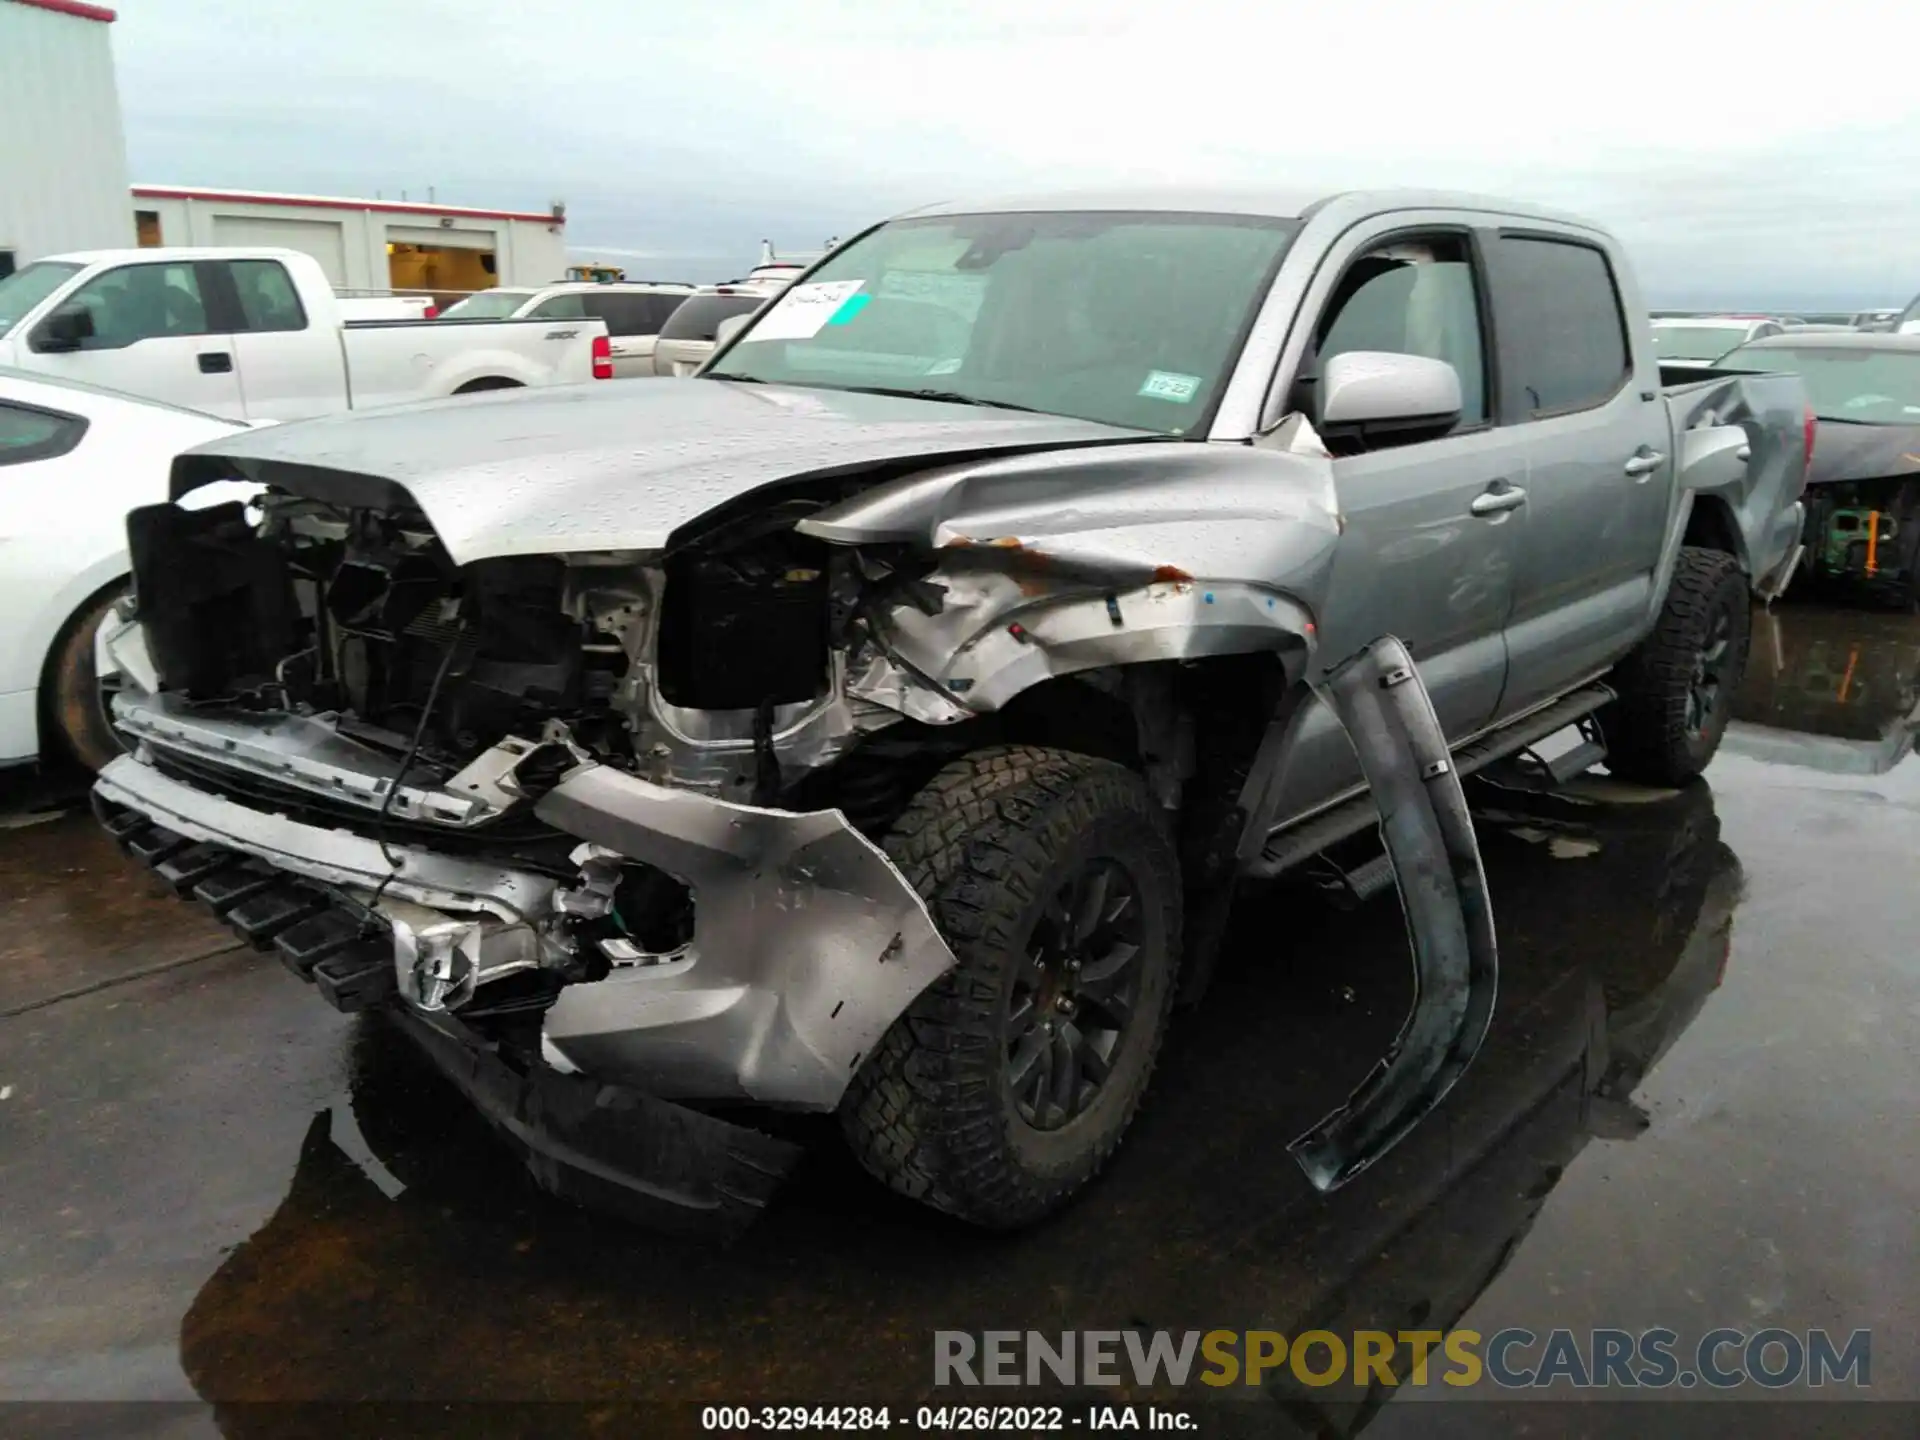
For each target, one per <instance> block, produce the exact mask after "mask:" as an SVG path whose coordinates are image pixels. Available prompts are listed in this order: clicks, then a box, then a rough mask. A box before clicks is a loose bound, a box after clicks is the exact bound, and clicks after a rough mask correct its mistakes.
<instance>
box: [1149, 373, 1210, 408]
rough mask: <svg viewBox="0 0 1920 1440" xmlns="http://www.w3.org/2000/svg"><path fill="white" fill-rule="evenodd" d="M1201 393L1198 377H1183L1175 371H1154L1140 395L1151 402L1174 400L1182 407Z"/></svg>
mask: <svg viewBox="0 0 1920 1440" xmlns="http://www.w3.org/2000/svg"><path fill="white" fill-rule="evenodd" d="M1199 393H1200V377H1199V376H1198V375H1182V374H1179V373H1178V372H1176V371H1173V370H1155V371H1152V372H1151V373H1149V374H1148V376H1147V378H1146V382H1145V383H1144V384H1142V385H1141V387H1140V394H1142V395H1145V396H1146V397H1147V398H1149V399H1151V400H1173V401H1177V402H1178V403H1179V404H1182V405H1184V404H1186V403H1187V402H1188V401H1189V400H1191V399H1193V397H1194V396H1195V395H1197V394H1199Z"/></svg>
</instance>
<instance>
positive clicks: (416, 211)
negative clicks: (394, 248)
mask: <svg viewBox="0 0 1920 1440" xmlns="http://www.w3.org/2000/svg"><path fill="white" fill-rule="evenodd" d="M133 193H134V195H135V197H136V198H138V199H141V200H212V201H215V202H217V203H221V204H227V205H298V206H304V207H306V208H308V209H312V210H373V211H377V212H379V213H381V214H393V215H460V216H465V217H466V218H468V219H472V220H525V221H528V222H530V223H532V224H536V225H564V224H566V221H565V220H563V219H560V218H558V217H556V216H554V215H551V214H546V213H543V212H541V211H538V210H472V209H469V208H468V207H466V206H464V205H425V204H420V203H418V202H416V201H412V200H349V199H344V198H338V199H336V198H335V197H333V196H331V195H269V194H265V193H263V192H259V191H250V190H175V189H171V188H169V187H167V186H164V185H135V186H134V187H133Z"/></svg>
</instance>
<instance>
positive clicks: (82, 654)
mask: <svg viewBox="0 0 1920 1440" xmlns="http://www.w3.org/2000/svg"><path fill="white" fill-rule="evenodd" d="M124 593H125V591H123V590H121V589H118V588H115V589H112V590H109V591H107V593H106V594H104V595H100V596H98V597H96V598H95V599H94V600H93V601H92V602H91V603H89V604H88V605H87V607H86V608H85V609H84V610H82V611H81V612H80V613H79V614H77V615H75V616H74V617H73V618H72V619H71V620H69V621H68V622H67V627H66V629H64V630H63V631H61V632H60V638H59V640H58V641H56V642H55V644H54V649H53V654H52V656H51V657H49V664H48V666H47V678H46V684H45V686H44V689H43V692H42V693H43V694H44V696H45V712H44V713H45V714H46V717H47V719H48V720H49V721H51V722H52V726H53V730H54V732H55V734H56V735H57V736H58V737H59V739H60V741H61V742H62V743H63V745H64V746H65V749H66V751H67V753H68V754H69V755H71V756H72V757H73V758H74V759H75V760H77V761H79V762H80V763H81V764H82V765H84V766H86V768H87V769H88V770H89V771H97V770H100V769H102V768H103V767H104V766H105V765H106V763H107V762H108V761H109V760H112V759H113V758H114V757H115V756H116V755H120V754H122V753H124V749H125V747H124V746H122V745H121V743H120V739H119V735H118V732H116V731H115V730H114V728H113V722H112V720H111V719H110V718H109V717H110V713H111V712H110V710H109V708H108V705H109V696H108V695H107V694H106V693H105V691H104V690H103V689H102V688H101V684H100V679H99V676H98V674H97V673H96V672H95V670H94V666H93V637H94V633H95V632H96V631H98V630H99V628H100V622H101V621H103V620H105V619H106V618H107V613H108V612H109V611H110V610H112V608H113V606H114V603H115V602H116V601H117V600H119V598H120V597H121V595H123V594H124Z"/></svg>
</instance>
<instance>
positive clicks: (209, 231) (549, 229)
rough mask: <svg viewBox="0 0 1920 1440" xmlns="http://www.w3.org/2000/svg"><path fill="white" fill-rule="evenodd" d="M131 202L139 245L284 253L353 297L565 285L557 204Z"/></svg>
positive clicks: (299, 199) (242, 193)
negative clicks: (528, 207) (310, 263)
mask: <svg viewBox="0 0 1920 1440" xmlns="http://www.w3.org/2000/svg"><path fill="white" fill-rule="evenodd" d="M132 194H133V200H132V212H133V219H134V221H135V224H136V229H137V233H138V237H139V243H140V244H141V245H283V246H286V247H287V248H288V249H291V250H302V251H305V252H306V253H307V254H309V255H311V256H313V258H314V259H316V260H318V261H319V262H320V268H321V269H322V270H324V271H326V274H327V278H328V279H329V280H331V281H332V282H333V284H334V287H335V288H336V289H339V290H341V291H344V292H346V293H348V294H352V293H353V292H355V291H383V290H426V291H431V292H433V293H435V294H438V295H457V294H460V293H463V292H466V291H472V290H485V289H487V288H489V287H490V286H494V285H545V284H548V283H550V282H552V281H555V280H561V279H564V278H565V277H566V269H567V251H566V240H565V226H566V210H565V208H564V207H563V206H560V205H558V204H556V205H555V206H554V207H553V209H552V210H550V211H544V212H543V211H517V210H476V209H471V208H469V207H466V206H462V205H436V204H432V203H425V202H419V201H414V202H409V201H404V200H379V199H375V200H362V199H351V198H347V197H342V196H331V195H280V194H273V193H268V192H264V191H253V190H205V189H197V188H192V187H188V186H180V185H135V186H133V187H132ZM122 203H123V204H124V203H126V202H125V201H124V200H123V202H122Z"/></svg>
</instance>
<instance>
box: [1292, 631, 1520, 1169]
mask: <svg viewBox="0 0 1920 1440" xmlns="http://www.w3.org/2000/svg"><path fill="white" fill-rule="evenodd" d="M1316 688H1319V689H1320V690H1321V692H1322V694H1323V695H1324V697H1325V698H1326V700H1327V702H1328V703H1329V704H1330V705H1332V707H1333V709H1334V713H1335V714H1336V715H1338V716H1339V718H1340V723H1341V725H1342V726H1344V727H1345V729H1346V732H1347V736H1348V738H1349V739H1351V740H1352V741H1353V747H1354V749H1355V751H1356V752H1358V754H1359V757H1360V768H1361V770H1362V772H1363V773H1364V774H1365V776H1366V780H1367V786H1368V788H1369V789H1370V790H1371V791H1372V794H1373V801H1374V805H1375V807H1376V808H1377V809H1378V810H1379V812H1380V834H1381V838H1382V839H1383V840H1384V841H1385V842H1386V847H1387V855H1388V857H1389V858H1390V860H1391V862H1392V865H1393V874H1394V883H1395V885H1396V886H1397V887H1398V889H1399V893H1400V905H1401V909H1402V912H1403V913H1404V914H1405V916H1406V922H1407V934H1408V938H1409V939H1410V940H1411V942H1412V946H1413V975H1414V1002H1413V1009H1412V1010H1411V1011H1410V1012H1409V1013H1408V1015H1407V1019H1406V1021H1405V1023H1404V1024H1403V1025H1402V1026H1401V1027H1400V1033H1399V1034H1398V1035H1397V1036H1395V1037H1394V1041H1393V1044H1392V1045H1391V1046H1389V1047H1388V1049H1387V1053H1386V1054H1385V1055H1384V1056H1382V1057H1381V1060H1380V1062H1379V1064H1377V1065H1376V1066H1375V1067H1374V1069H1373V1071H1372V1073H1371V1074H1369V1075H1368V1076H1367V1078H1366V1079H1365V1080H1363V1081H1362V1082H1361V1083H1360V1085H1359V1087H1358V1088H1357V1089H1355V1090H1354V1092H1353V1093H1352V1094H1351V1095H1350V1096H1348V1097H1347V1099H1346V1101H1345V1102H1344V1103H1343V1104H1341V1105H1340V1106H1339V1108H1337V1109H1335V1110H1334V1111H1333V1112H1332V1113H1330V1114H1328V1115H1327V1116H1326V1117H1325V1118H1323V1119H1322V1120H1321V1121H1320V1122H1319V1123H1318V1124H1316V1125H1314V1126H1313V1127H1312V1128H1311V1129H1309V1130H1308V1131H1307V1132H1306V1133H1305V1134H1303V1135H1301V1136H1299V1137H1298V1138H1297V1139H1296V1140H1294V1141H1293V1143H1292V1144H1291V1145H1289V1146H1288V1150H1289V1152H1290V1153H1291V1154H1292V1155H1293V1158H1294V1159H1295V1161H1296V1162H1298V1164H1299V1166H1300V1168H1301V1170H1302V1171H1304V1172H1305V1174H1306V1177H1307V1179H1308V1180H1309V1181H1310V1182H1311V1183H1312V1184H1313V1186H1314V1188H1315V1189H1318V1190H1322V1191H1327V1190H1333V1189H1336V1188H1338V1187H1339V1186H1341V1185H1344V1184H1346V1183H1347V1181H1349V1180H1351V1179H1353V1178H1354V1176H1356V1175H1358V1174H1360V1173H1361V1172H1362V1171H1363V1170H1365V1169H1367V1168H1368V1167H1369V1166H1370V1165H1372V1164H1373V1163H1374V1162H1375V1161H1376V1160H1378V1159H1379V1158H1380V1157H1381V1156H1383V1155H1385V1154H1386V1153H1387V1151H1389V1150H1390V1149H1392V1148H1393V1146H1394V1145H1396V1144H1398V1143H1399V1141H1400V1140H1401V1139H1402V1138H1403V1137H1404V1136H1405V1135H1406V1134H1407V1132H1408V1131H1410V1130H1412V1129H1413V1127H1414V1126H1415V1125H1417V1124H1419V1123H1420V1121H1421V1120H1423V1119H1424V1118H1425V1117H1426V1116H1427V1115H1428V1114H1430V1113H1431V1112H1432V1111H1433V1109H1434V1108H1435V1107H1436V1106H1438V1105H1439V1104H1440V1102H1441V1101H1442V1100H1443V1099H1445V1098H1446V1095H1447V1092H1448V1091H1449V1090H1451V1089H1452V1088H1453V1086H1454V1083H1455V1082H1456V1081H1458V1080H1459V1078H1460V1076H1461V1075H1462V1074H1463V1073H1464V1072H1465V1070H1466V1068H1467V1066H1468V1064H1469V1063H1470V1062H1471V1061H1472V1060H1473V1057H1474V1056H1475V1055H1476V1054H1477V1053H1478V1052H1479V1049H1480V1044H1481V1042H1482V1041H1483V1040H1484V1039H1485V1038H1486V1034H1487V1026H1488V1023H1489V1022H1490V1021H1491V1019H1492V1017H1493V1003H1494V995H1495V991H1496V989H1497V984H1498V957H1497V947H1496V942H1495V937H1494V926H1493V908H1492V905H1491V903H1490V901H1489V899H1488V895H1487V881H1486V873H1485V870H1484V869H1483V867H1482V865H1481V860H1480V847H1479V843H1478V841H1477V840H1476V839H1475V837H1474V831H1473V819H1472V816H1471V815H1470V814H1469V813H1468V810H1467V798H1466V792H1465V790H1464V789H1463V788H1462V787H1461V784H1460V776H1459V774H1458V773H1457V772H1456V771H1455V769H1454V766H1453V762H1452V759H1451V757H1450V756H1449V754H1448V750H1447V742H1446V736H1445V733H1444V732H1443V731H1442V730H1441V728H1440V721H1439V718H1438V717H1437V716H1436V715H1435V714H1434V709H1433V702H1432V700H1431V699H1430V698H1429V696H1428V694H1427V691H1426V687H1425V686H1424V685H1423V684H1422V683H1421V680H1420V676H1419V673H1418V672H1417V671H1416V670H1415V669H1414V664H1413V657H1412V655H1411V654H1409V653H1408V650H1407V648H1406V646H1405V645H1404V644H1402V643H1401V642H1400V641H1399V640H1398V639H1396V638H1394V637H1392V636H1384V637H1382V638H1380V639H1378V640H1375V641H1374V642H1373V643H1372V644H1370V645H1368V646H1367V647H1366V648H1365V649H1363V650H1361V651H1360V652H1359V653H1358V654H1356V655H1354V656H1352V657H1351V658H1350V659H1348V660H1345V661H1343V662H1341V664H1339V665H1338V666H1336V667H1335V668H1334V669H1333V670H1331V671H1330V672H1329V673H1328V675H1327V677H1326V679H1325V681H1324V682H1322V684H1321V685H1320V686H1317V687H1316Z"/></svg>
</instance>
